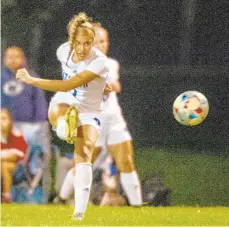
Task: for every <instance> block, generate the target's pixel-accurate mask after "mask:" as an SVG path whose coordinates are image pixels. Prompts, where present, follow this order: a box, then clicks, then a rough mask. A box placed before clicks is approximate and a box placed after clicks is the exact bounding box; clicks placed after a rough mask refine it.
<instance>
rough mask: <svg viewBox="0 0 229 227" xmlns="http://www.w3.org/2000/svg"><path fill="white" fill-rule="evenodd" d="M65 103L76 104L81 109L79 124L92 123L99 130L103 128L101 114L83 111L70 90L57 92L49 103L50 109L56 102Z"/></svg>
mask: <svg viewBox="0 0 229 227" xmlns="http://www.w3.org/2000/svg"><path fill="white" fill-rule="evenodd" d="M60 103H65V104H68V105H70V106H75V107H76V108H77V109H78V110H79V124H78V127H79V126H81V125H92V126H94V127H95V128H96V129H97V130H98V132H100V130H101V114H98V113H86V112H84V113H81V112H80V107H79V102H78V101H77V100H76V99H75V98H74V97H73V95H72V94H70V93H69V92H57V93H56V94H55V95H54V96H53V97H52V99H51V101H50V103H49V111H50V109H52V108H53V107H54V106H55V105H56V104H60Z"/></svg>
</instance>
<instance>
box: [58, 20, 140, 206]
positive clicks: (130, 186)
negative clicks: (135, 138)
mask: <svg viewBox="0 0 229 227" xmlns="http://www.w3.org/2000/svg"><path fill="white" fill-rule="evenodd" d="M94 28H95V46H96V47H97V48H98V49H99V50H101V51H102V52H103V53H104V54H105V55H107V54H108V50H109V34H108V31H107V30H106V29H105V28H103V27H102V26H100V25H99V24H96V25H94ZM108 68H109V73H108V77H107V82H108V83H109V85H110V86H112V92H108V93H107V94H106V95H104V96H103V103H104V106H103V107H104V108H103V109H104V114H103V116H102V122H103V124H102V129H101V133H100V137H99V139H98V140H97V143H96V148H95V149H94V151H93V155H92V163H94V161H95V160H96V158H97V157H98V155H99V154H100V152H101V150H102V148H103V147H105V146H107V148H108V151H109V152H110V153H111V154H112V156H113V157H114V160H115V163H116V165H117V168H118V169H119V171H120V181H121V185H122V187H123V189H124V191H125V193H126V195H127V197H128V200H129V203H130V205H132V206H141V205H142V196H141V186H140V182H139V179H138V176H137V173H136V170H135V168H134V161H133V145H132V138H131V135H130V133H129V131H128V129H127V124H126V121H125V119H124V117H123V115H122V110H121V107H120V105H119V103H118V98H117V93H119V92H120V90H121V84H120V81H119V63H118V62H117V61H116V60H114V59H112V58H108ZM73 173H74V171H72V170H70V171H69V172H68V174H67V176H66V178H65V180H64V183H63V185H62V187H61V191H60V199H62V200H67V199H68V198H69V197H70V195H71V192H72V191H73V185H72V178H73Z"/></svg>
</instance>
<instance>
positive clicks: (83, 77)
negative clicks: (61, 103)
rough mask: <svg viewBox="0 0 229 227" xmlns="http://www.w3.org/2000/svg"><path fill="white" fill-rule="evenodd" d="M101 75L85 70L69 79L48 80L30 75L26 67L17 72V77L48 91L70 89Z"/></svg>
mask: <svg viewBox="0 0 229 227" xmlns="http://www.w3.org/2000/svg"><path fill="white" fill-rule="evenodd" d="M97 77H99V76H98V75H96V74H95V73H93V72H91V71H88V70H85V71H83V72H81V73H79V74H77V75H75V76H73V77H71V78H70V79H68V80H47V79H41V78H35V77H32V76H30V75H29V73H28V71H27V70H26V69H19V70H18V71H17V74H16V78H17V79H20V80H22V81H23V82H25V83H27V84H30V85H33V86H35V87H38V88H41V89H43V90H46V91H54V92H57V91H63V92H65V91H70V90H72V89H74V88H78V87H80V86H82V85H84V84H86V83H88V82H90V81H92V80H94V79H95V78H97Z"/></svg>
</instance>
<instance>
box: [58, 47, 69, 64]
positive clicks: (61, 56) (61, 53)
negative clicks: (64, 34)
mask: <svg viewBox="0 0 229 227" xmlns="http://www.w3.org/2000/svg"><path fill="white" fill-rule="evenodd" d="M69 50H70V45H69V43H63V44H62V45H60V46H59V47H58V49H57V51H56V56H57V59H58V60H59V61H60V62H66V61H67V58H68V53H69Z"/></svg>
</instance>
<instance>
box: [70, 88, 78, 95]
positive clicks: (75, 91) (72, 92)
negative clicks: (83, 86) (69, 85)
mask: <svg viewBox="0 0 229 227" xmlns="http://www.w3.org/2000/svg"><path fill="white" fill-rule="evenodd" d="M71 94H72V95H73V96H74V97H76V96H77V90H76V89H72V90H71Z"/></svg>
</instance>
